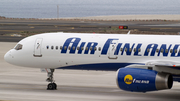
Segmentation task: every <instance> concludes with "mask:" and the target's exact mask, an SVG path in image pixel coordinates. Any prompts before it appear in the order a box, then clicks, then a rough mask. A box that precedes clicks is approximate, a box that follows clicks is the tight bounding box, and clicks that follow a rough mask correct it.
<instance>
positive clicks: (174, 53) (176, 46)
mask: <svg viewBox="0 0 180 101" xmlns="http://www.w3.org/2000/svg"><path fill="white" fill-rule="evenodd" d="M178 47H179V45H175V46H174V48H173V52H172V53H171V56H172V57H179V56H180V54H179V53H178V55H177V56H175V55H176V53H177V49H178ZM175 51H176V52H175Z"/></svg>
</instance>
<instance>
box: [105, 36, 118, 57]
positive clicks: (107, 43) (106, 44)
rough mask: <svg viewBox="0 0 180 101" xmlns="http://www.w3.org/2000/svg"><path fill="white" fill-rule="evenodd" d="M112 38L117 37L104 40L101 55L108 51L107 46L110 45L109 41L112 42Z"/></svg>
mask: <svg viewBox="0 0 180 101" xmlns="http://www.w3.org/2000/svg"><path fill="white" fill-rule="evenodd" d="M113 40H118V39H108V40H107V41H106V43H105V44H104V47H103V49H102V52H101V54H103V55H106V54H107V51H108V49H109V46H110V44H111V42H112V41H113Z"/></svg>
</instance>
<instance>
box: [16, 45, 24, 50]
mask: <svg viewBox="0 0 180 101" xmlns="http://www.w3.org/2000/svg"><path fill="white" fill-rule="evenodd" d="M22 47H23V45H21V44H18V45H17V46H16V47H15V50H21V49H22Z"/></svg>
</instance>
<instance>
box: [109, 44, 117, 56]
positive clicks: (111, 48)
mask: <svg viewBox="0 0 180 101" xmlns="http://www.w3.org/2000/svg"><path fill="white" fill-rule="evenodd" d="M117 44H118V40H113V41H112V42H111V43H110V46H109V53H108V58H109V59H117V58H118V56H117V55H114V53H115V51H116V47H117Z"/></svg>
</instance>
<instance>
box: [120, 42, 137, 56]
mask: <svg viewBox="0 0 180 101" xmlns="http://www.w3.org/2000/svg"><path fill="white" fill-rule="evenodd" d="M134 45H135V44H133V45H132V47H131V51H130V44H129V43H126V44H125V45H124V47H123V51H122V53H121V55H123V53H124V51H126V55H131V53H132V49H133V47H134Z"/></svg>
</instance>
